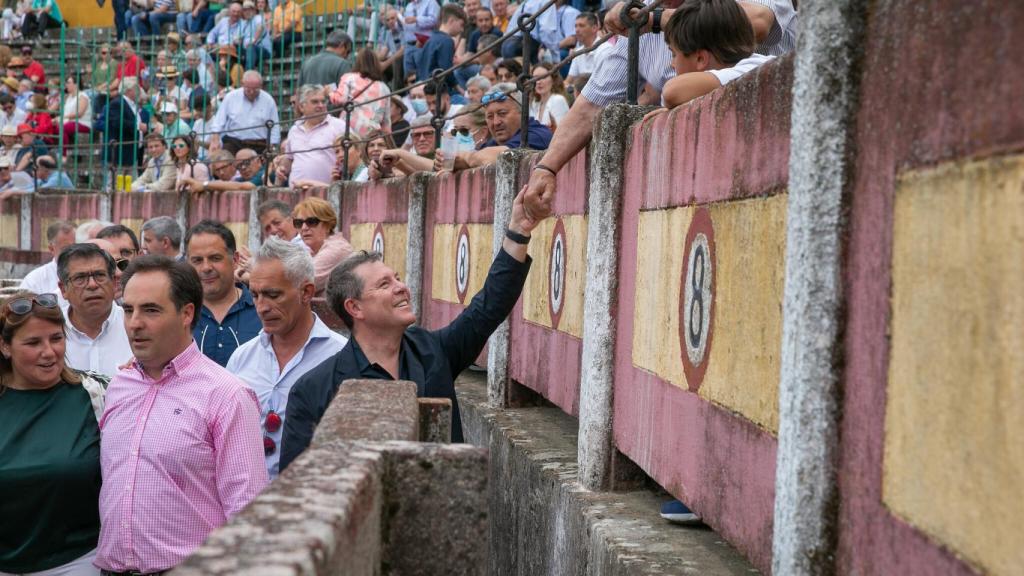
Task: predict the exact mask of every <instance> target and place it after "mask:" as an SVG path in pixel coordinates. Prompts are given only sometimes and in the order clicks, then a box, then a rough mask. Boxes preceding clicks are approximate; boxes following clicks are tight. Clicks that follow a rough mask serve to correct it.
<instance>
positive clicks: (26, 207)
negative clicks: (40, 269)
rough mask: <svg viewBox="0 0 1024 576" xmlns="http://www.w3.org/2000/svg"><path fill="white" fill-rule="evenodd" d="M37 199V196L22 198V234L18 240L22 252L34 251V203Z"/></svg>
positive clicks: (29, 195) (27, 195)
mask: <svg viewBox="0 0 1024 576" xmlns="http://www.w3.org/2000/svg"><path fill="white" fill-rule="evenodd" d="M35 197H36V195H35V194H26V195H23V196H22V197H21V234H20V237H19V238H18V247H19V248H21V249H22V250H31V249H32V201H33V200H34V199H35Z"/></svg>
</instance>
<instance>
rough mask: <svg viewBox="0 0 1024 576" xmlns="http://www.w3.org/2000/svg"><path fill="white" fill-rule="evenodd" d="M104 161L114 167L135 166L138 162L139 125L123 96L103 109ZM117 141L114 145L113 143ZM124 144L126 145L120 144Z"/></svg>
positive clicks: (139, 145)
mask: <svg viewBox="0 0 1024 576" xmlns="http://www.w3.org/2000/svg"><path fill="white" fill-rule="evenodd" d="M101 129H102V130H103V138H104V140H105V141H106V143H107V145H106V146H105V147H104V153H105V155H106V156H105V159H106V161H107V162H112V163H113V164H114V165H115V166H135V165H137V164H138V160H139V155H138V154H139V148H140V147H141V144H140V143H139V142H138V140H139V123H138V120H137V118H136V116H135V113H134V112H132V109H131V107H130V106H129V105H128V101H127V100H126V99H125V97H124V96H118V97H117V98H112V99H111V100H110V102H108V103H107V106H106V108H104V109H103V124H102V128H101ZM115 140H116V141H117V142H116V143H115V142H114V141H115ZM122 142H126V143H122Z"/></svg>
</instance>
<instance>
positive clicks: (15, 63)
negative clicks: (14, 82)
mask: <svg viewBox="0 0 1024 576" xmlns="http://www.w3.org/2000/svg"><path fill="white" fill-rule="evenodd" d="M25 66H28V62H25V59H24V58H22V57H21V56H15V57H13V58H11V59H10V61H9V62H7V67H8V68H24V67H25Z"/></svg>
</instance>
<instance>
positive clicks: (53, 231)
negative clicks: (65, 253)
mask: <svg viewBox="0 0 1024 576" xmlns="http://www.w3.org/2000/svg"><path fill="white" fill-rule="evenodd" d="M74 231H75V227H74V226H72V225H71V223H70V222H68V221H67V220H55V221H53V222H51V223H50V225H49V226H47V227H46V241H47V242H49V243H50V244H53V241H54V240H56V239H57V235H58V234H61V233H63V232H74Z"/></svg>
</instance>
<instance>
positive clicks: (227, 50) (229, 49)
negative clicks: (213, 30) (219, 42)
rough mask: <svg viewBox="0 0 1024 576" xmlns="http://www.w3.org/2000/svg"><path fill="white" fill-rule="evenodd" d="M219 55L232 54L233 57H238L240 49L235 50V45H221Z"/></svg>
mask: <svg viewBox="0 0 1024 576" xmlns="http://www.w3.org/2000/svg"><path fill="white" fill-rule="evenodd" d="M217 55H218V56H231V57H232V58H238V50H235V47H234V46H231V45H227V46H221V47H220V48H218V49H217Z"/></svg>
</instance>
